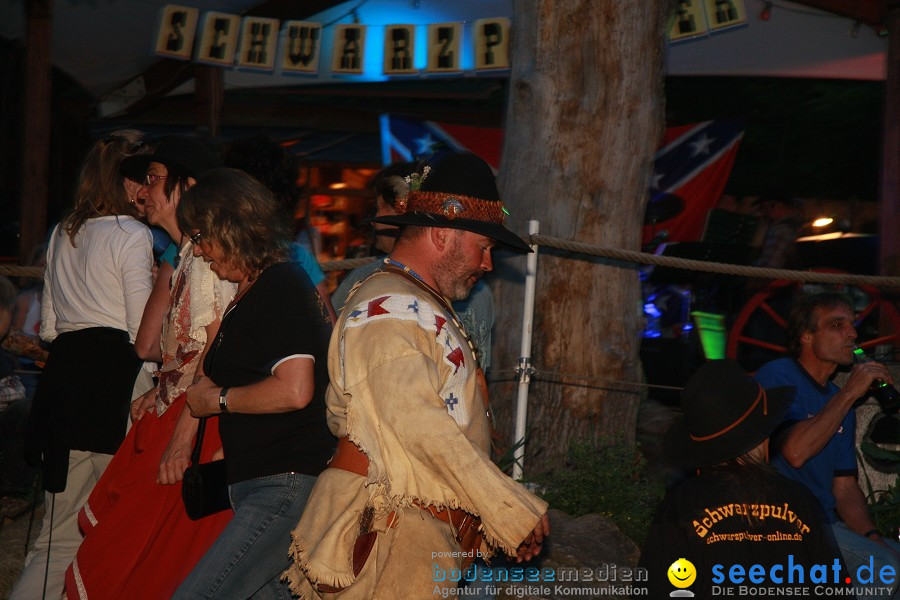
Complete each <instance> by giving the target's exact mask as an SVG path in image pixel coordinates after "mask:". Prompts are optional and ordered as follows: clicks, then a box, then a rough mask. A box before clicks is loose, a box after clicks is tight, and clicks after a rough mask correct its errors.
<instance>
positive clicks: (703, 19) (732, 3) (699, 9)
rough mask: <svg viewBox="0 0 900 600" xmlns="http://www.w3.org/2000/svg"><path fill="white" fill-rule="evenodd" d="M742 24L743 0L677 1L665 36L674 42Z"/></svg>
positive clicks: (745, 14) (745, 15)
mask: <svg viewBox="0 0 900 600" xmlns="http://www.w3.org/2000/svg"><path fill="white" fill-rule="evenodd" d="M746 24H747V10H746V8H745V7H744V0H678V2H676V3H675V10H674V11H673V13H672V17H671V21H670V23H669V30H668V36H669V41H672V42H678V41H682V40H688V39H693V38H696V37H700V36H706V35H709V34H711V33H716V32H719V31H722V30H724V29H731V28H733V27H740V26H743V25H746Z"/></svg>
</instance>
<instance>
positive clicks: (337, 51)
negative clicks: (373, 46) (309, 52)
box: [331, 25, 366, 75]
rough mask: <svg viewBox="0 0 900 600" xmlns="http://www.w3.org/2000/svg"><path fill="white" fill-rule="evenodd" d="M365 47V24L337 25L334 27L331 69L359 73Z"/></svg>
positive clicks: (361, 69)
mask: <svg viewBox="0 0 900 600" xmlns="http://www.w3.org/2000/svg"><path fill="white" fill-rule="evenodd" d="M365 48H366V26H365V25H338V26H337V27H335V28H334V51H333V52H332V58H331V70H332V71H333V72H335V73H349V74H352V75H359V74H361V73H362V72H363V62H364V61H363V58H364V57H365Z"/></svg>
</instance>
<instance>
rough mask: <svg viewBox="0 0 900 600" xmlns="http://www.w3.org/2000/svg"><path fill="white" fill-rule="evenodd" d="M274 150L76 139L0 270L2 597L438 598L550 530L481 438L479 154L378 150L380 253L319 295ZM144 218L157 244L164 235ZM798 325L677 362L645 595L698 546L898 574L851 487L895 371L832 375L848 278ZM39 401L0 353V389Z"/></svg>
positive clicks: (485, 313) (717, 559) (847, 312)
mask: <svg viewBox="0 0 900 600" xmlns="http://www.w3.org/2000/svg"><path fill="white" fill-rule="evenodd" d="M289 164H290V163H289V162H288V161H287V160H286V156H285V153H284V150H283V148H280V147H279V146H278V145H277V144H275V143H274V142H272V141H271V140H268V139H265V138H254V139H252V140H243V141H241V142H239V143H236V144H233V145H232V147H231V148H230V149H229V151H228V152H223V151H222V149H221V148H219V147H218V146H217V145H216V144H214V143H213V142H212V141H211V140H208V139H205V138H202V137H199V136H186V135H179V136H169V137H165V138H162V139H160V140H155V141H152V142H151V140H149V139H147V138H146V137H145V136H144V135H143V134H142V133H141V132H139V131H135V130H121V131H117V132H115V133H113V134H111V135H110V136H108V137H106V138H105V139H103V140H99V141H97V142H96V143H95V144H94V145H93V147H92V148H91V150H90V152H89V153H88V156H87V158H86V159H85V161H84V164H83V167H82V172H81V178H80V182H79V187H78V190H77V193H76V197H75V202H74V208H73V210H72V212H71V213H70V214H69V215H68V216H67V217H66V218H65V219H64V220H63V221H62V222H61V223H60V224H59V225H57V226H56V227H55V228H54V229H53V230H52V232H51V233H50V235H49V238H48V243H47V246H46V250H45V252H43V253H42V255H43V256H45V261H46V267H45V271H44V277H43V284H42V288H41V287H40V286H35V287H34V288H33V289H32V288H29V289H26V290H24V291H22V292H21V293H18V294H17V291H16V290H15V288H13V286H12V285H11V284H9V282H8V281H7V280H5V278H0V339H3V338H4V337H6V335H7V332H8V330H10V329H12V328H13V325H15V327H14V329H15V330H16V332H17V334H21V333H23V332H24V333H25V334H26V335H27V334H29V333H30V334H32V335H38V336H39V337H40V339H41V340H43V341H44V342H45V343H46V344H47V345H48V347H49V354H47V355H46V357H44V356H34V357H32V359H33V360H37V361H39V362H40V364H42V365H43V369H42V373H41V376H40V378H39V380H38V383H37V386H36V389H34V391H33V400H32V401H31V407H30V410H26V411H24V412H25V413H27V414H28V420H27V428H26V431H25V432H24V437H25V444H24V454H25V456H26V457H27V459H28V462H29V464H31V465H33V466H34V467H35V468H37V469H39V470H40V481H41V484H42V487H43V490H44V492H45V498H44V506H45V512H44V519H43V523H42V525H41V530H40V533H39V535H38V536H37V539H36V541H35V543H34V545H33V547H32V548H31V550H30V552H29V554H28V557H27V559H26V563H25V567H24V570H23V573H22V575H21V577H20V579H19V581H18V582H17V583H16V585H15V587H14V589H13V591H12V595H11V596H10V597H11V599H13V600H33V599H35V598H59V597H65V598H69V599H88V598H90V599H97V598H101V599H103V598H109V599H113V598H178V599H193V598H227V599H236V598H290V597H294V596H299V597H300V598H310V599H312V598H338V597H339V598H346V599H355V598H359V599H366V600H368V599H378V598H424V597H431V596H432V595H433V594H434V593H435V591H434V590H435V587H436V586H437V587H438V588H441V590H444V588H447V590H444V591H442V592H441V593H442V595H444V597H446V594H449V595H453V594H454V593H455V592H454V590H453V589H450V588H453V587H454V586H456V585H458V583H455V582H454V581H436V580H435V577H434V572H436V571H440V572H452V571H453V570H460V569H465V568H466V567H467V566H468V565H469V564H470V563H471V561H472V559H473V558H475V557H482V558H484V557H490V556H491V555H493V554H499V555H505V556H506V557H508V559H509V560H511V561H517V562H523V561H528V560H531V559H532V558H534V557H536V556H537V555H538V554H539V553H540V552H541V549H542V546H543V544H544V540H545V538H546V537H547V536H548V535H549V534H550V523H549V520H548V516H547V509H548V506H547V504H546V502H544V501H543V500H542V499H540V498H539V497H537V496H535V495H534V494H533V493H532V492H530V491H529V490H527V489H526V488H525V487H524V486H522V485H521V484H519V483H517V482H515V481H513V480H512V479H511V478H510V477H509V476H507V475H506V474H504V473H503V472H502V471H501V470H500V469H499V468H498V467H497V466H496V465H495V464H494V463H493V462H492V460H491V458H490V446H491V439H492V433H493V424H492V422H491V417H490V408H489V404H488V398H487V385H486V383H485V377H484V369H486V368H487V367H488V365H489V357H490V344H491V337H490V336H491V328H492V326H493V300H492V298H491V294H490V290H489V288H488V287H487V286H486V285H484V283H483V281H482V276H483V275H484V274H485V273H486V272H488V271H490V270H491V269H492V268H493V262H492V251H493V250H494V249H495V248H497V249H505V250H507V251H511V252H517V253H526V252H528V251H529V247H528V245H527V244H526V243H525V242H524V241H523V240H522V239H521V238H520V237H518V236H517V235H516V234H514V233H513V232H511V231H510V230H508V229H507V228H506V227H505V226H504V224H503V223H504V218H505V217H504V215H505V209H504V207H503V203H502V201H501V200H500V195H499V193H498V190H497V186H496V182H495V178H494V174H493V172H492V170H491V168H490V167H489V166H488V165H487V164H486V163H485V162H484V161H482V160H481V159H479V158H477V157H475V156H474V155H472V154H467V153H454V154H449V155H448V156H446V157H444V158H442V159H440V160H438V161H436V162H435V164H431V165H425V164H424V163H400V164H395V165H391V166H390V167H388V168H386V169H385V170H383V171H382V172H380V173H379V174H378V175H377V176H376V177H375V179H374V182H373V191H374V192H375V194H376V197H377V213H376V215H375V217H374V219H373V221H374V223H375V224H376V225H375V229H376V240H377V241H376V247H377V248H378V249H379V250H380V251H382V252H384V253H385V255H384V256H383V257H381V258H380V259H378V260H376V261H374V262H373V263H372V264H371V265H366V266H365V267H362V268H360V269H357V270H355V271H353V272H351V273H350V274H349V275H348V276H347V277H346V278H345V279H344V281H343V283H342V284H341V286H340V288H339V289H338V290H337V291H336V293H335V294H334V295H333V296H331V297H330V296H329V294H328V290H327V288H326V287H325V284H324V275H323V274H322V271H321V269H320V267H319V266H318V264H317V263H316V261H315V258H314V256H312V255H311V254H310V253H309V251H307V250H304V249H303V247H302V246H300V245H298V244H297V243H296V242H295V241H294V231H293V230H292V227H291V224H292V220H291V214H290V213H291V210H290V209H291V208H292V207H293V202H294V200H295V196H294V190H293V172H292V169H291V168H290V167H289ZM148 226H151V227H155V228H157V229H158V230H161V231H164V232H165V234H166V235H167V236H168V239H169V240H171V243H170V244H169V246H168V248H166V249H165V250H164V251H163V252H161V253H160V254H159V256H156V255H155V254H154V250H153V236H152V235H151V230H150V229H149V228H148ZM335 308H336V309H337V311H335ZM789 335H790V356H789V357H786V358H784V359H780V360H777V361H774V362H772V363H769V364H767V365H765V366H764V367H763V368H762V369H760V371H759V372H758V373H756V375H755V377H753V378H751V377H750V376H748V375H747V374H746V373H745V372H744V371H743V370H742V369H741V368H740V367H739V366H738V365H737V364H736V363H734V362H732V361H727V360H724V361H711V362H709V363H707V364H706V365H704V366H703V367H701V368H700V369H699V370H698V371H697V373H696V374H695V375H694V376H693V377H692V378H691V380H690V381H689V382H688V384H687V386H686V388H685V390H684V392H683V395H682V414H683V417H682V419H681V420H680V421H679V422H678V423H676V424H675V425H674V426H673V427H672V429H671V430H670V431H669V433H668V434H667V437H666V442H665V450H666V456H667V457H668V458H669V459H670V460H671V461H672V462H673V463H674V464H676V465H678V466H681V467H684V468H688V469H691V470H692V476H691V477H689V478H687V479H686V480H684V481H683V482H680V483H679V484H677V485H675V486H673V487H672V488H671V489H670V490H669V492H668V494H667V496H666V498H665V499H664V500H663V502H662V504H661V505H660V507H659V510H658V512H657V515H656V517H655V519H654V522H653V524H652V527H651V531H650V534H649V536H648V538H647V540H646V543H645V545H644V548H643V552H642V556H641V564H642V565H643V566H645V567H646V568H647V572H648V573H649V575H650V580H649V581H648V586H649V588H650V591H651V595H652V596H653V597H664V596H667V595H669V594H670V592H672V590H673V586H674V588H679V589H682V591H684V590H683V588H692V589H693V593H694V595H695V596H696V597H703V598H711V597H714V596H715V595H716V592H715V591H714V585H713V584H714V583H715V580H714V579H713V578H712V577H711V573H713V572H714V565H716V564H719V565H721V564H723V562H727V563H728V564H755V565H762V566H763V567H764V568H765V569H766V570H769V569H775V568H777V565H778V564H780V563H781V562H783V560H784V559H785V557H786V556H788V555H790V556H791V557H792V560H793V563H795V564H797V565H802V566H805V567H807V568H812V567H813V566H814V565H822V564H831V563H832V562H833V561H834V560H838V561H842V562H841V565H842V568H843V569H844V570H845V572H846V573H847V574H852V573H855V572H857V571H856V570H857V569H858V568H859V566H860V565H867V564H870V563H871V564H872V565H873V566H872V568H873V569H874V570H875V571H876V572H878V571H879V569H881V568H883V567H890V568H892V569H893V570H894V573H898V572H900V547H898V546H897V545H896V544H895V543H892V541H890V540H887V539H884V538H882V537H881V535H880V533H879V532H878V531H877V529H876V528H875V526H874V524H873V521H872V518H871V515H870V514H869V512H868V507H867V505H866V500H865V496H864V494H863V493H862V491H861V490H860V488H859V485H858V484H857V477H856V471H857V463H856V454H855V448H854V431H855V426H856V424H855V419H854V413H853V410H852V407H853V405H854V403H855V402H856V401H857V400H858V399H859V398H860V397H863V396H865V395H866V393H867V390H868V389H869V387H870V386H871V385H872V383H873V382H874V381H875V380H883V381H887V382H892V381H893V379H892V377H891V374H890V373H889V372H888V370H887V369H886V368H885V367H884V366H883V365H880V364H878V363H876V362H868V363H865V364H859V365H856V366H853V367H852V370H851V371H850V375H849V378H848V380H847V382H846V383H845V384H844V386H843V387H842V388H839V387H838V386H836V385H835V384H834V383H833V382H832V381H831V378H832V376H833V374H834V372H835V370H836V369H837V368H838V367H844V366H850V365H851V364H852V362H853V360H852V358H853V353H852V351H853V348H854V342H855V339H856V331H855V330H854V328H853V310H852V304H851V303H850V302H849V301H848V300H847V298H846V297H844V296H843V295H841V294H837V293H830V292H829V293H820V294H814V295H809V296H806V297H803V298H801V299H800V300H799V301H797V302H796V304H795V306H794V308H793V311H792V314H791V317H790V320H789ZM34 339H35V338H32V340H34ZM33 345H34V347H37V348H39V346H40V345H39V344H38V343H37V342H34V341H33ZM42 351H43V350H42ZM23 354H25V353H24V352H23ZM32 387H33V386H32ZM30 396H31V394H30V393H28V391H27V390H26V385H25V383H24V382H23V381H22V380H21V379H20V378H19V377H18V376H17V375H16V374H15V373H14V371H13V369H12V367H11V366H10V365H8V364H6V362H5V361H0V404H3V405H8V406H9V407H11V406H14V405H19V406H21V403H22V402H23V401H25V400H26V399H27V398H29V397H30ZM3 412H4V413H9V414H13V412H14V411H13V412H10V411H9V409H8V408H7V410H6V411H3ZM20 412H21V411H20ZM22 414H24V413H22ZM3 422H4V428H5V427H6V424H5V423H6V422H7V420H6V419H5V418H4V421H3ZM16 437H21V436H10V438H9V439H12V438H16ZM5 450H6V451H7V452H9V451H10V450H9V448H8V447H7V448H5ZM219 461H222V462H219ZM213 464H215V465H218V466H220V467H221V473H223V475H222V481H221V484H220V486H221V487H220V489H219V491H220V492H221V493H222V494H226V493H227V501H226V502H225V504H223V505H222V506H213V507H212V508H209V509H208V510H204V511H203V512H204V514H202V515H201V514H195V513H193V512H191V511H188V510H187V508H186V503H188V502H190V501H189V500H188V495H189V492H188V488H187V487H186V486H187V483H186V473H187V474H191V473H195V471H194V470H195V468H197V467H198V466H205V465H213ZM28 477H29V474H26V475H25V478H26V479H27V478H28ZM216 481H217V480H216V479H214V478H212V477H210V476H207V477H206V479H204V480H203V484H204V485H206V486H208V487H207V488H206V490H207V491H209V490H211V489H212V486H214V485H215V484H216ZM190 483H191V486H192V487H191V490H195V489H196V488H195V487H193V486H195V484H197V479H196V478H194V477H193V476H192V477H191V479H190ZM26 485H27V484H26ZM729 507H730V508H729ZM735 507H738V508H737V509H735ZM741 507H744V508H741ZM748 507H757V508H758V507H768V508H769V509H771V511H775V510H777V511H780V512H779V514H781V515H782V516H781V517H776V515H775V514H773V513H772V512H770V513H768V515H767V516H768V517H769V518H766V516H763V515H762V514H761V512H760V511H759V510H757V511H756V512H754V511H753V510H750V509H749V508H748ZM788 512H789V513H790V515H791V516H790V518H789V517H788V516H787V514H788ZM682 560H684V561H690V562H689V563H688V564H690V565H691V569H695V571H694V572H693V575H692V577H691V578H690V580H689V581H688V580H687V579H681V578H680V577H677V575H678V573H680V572H681V570H680V569H681V568H682V567H680V566H679V567H678V568H677V569H678V570H676V567H675V565H681V564H682V563H681V562H680V561H682ZM667 573H668V577H666V575H667ZM673 575H674V576H675V578H674V579H673ZM695 579H696V583H695ZM847 583H848V581H845V580H843V577H842V580H841V581H840V582H836V584H835V585H836V586H837V587H841V586H845V585H846V584H847ZM692 586H693V587H692ZM888 588H889V590H890V593H891V594H896V593H897V588H898V586H897V585H896V582H894V584H893V585H890V583H889V584H888ZM439 591H440V590H439ZM676 591H677V590H676ZM857 593H859V592H857ZM672 595H686V594H684V593H681V594H672Z"/></svg>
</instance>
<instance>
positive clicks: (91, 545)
mask: <svg viewBox="0 0 900 600" xmlns="http://www.w3.org/2000/svg"><path fill="white" fill-rule="evenodd" d="M184 406H185V402H184V395H182V396H180V397H179V398H178V399H177V400H175V402H173V403H172V405H171V406H170V407H169V409H168V410H167V411H166V412H165V413H163V416H162V417H157V416H156V413H155V412H147V413H146V414H145V415H144V417H143V418H142V419H141V420H140V421H138V422H137V423H135V424H134V426H133V427H132V428H131V430H130V431H129V432H128V435H127V436H126V437H125V441H124V442H122V446H121V447H120V448H119V451H118V452H116V455H115V456H114V457H113V459H112V462H110V464H109V467H107V469H106V471H105V472H104V473H103V475H102V476H101V477H100V480H99V481H98V482H97V485H96V486H95V487H94V490H93V491H92V492H91V495H90V497H89V498H88V502H87V504H85V506H84V508H82V509H81V512H79V513H78V524H79V526H80V527H81V530H82V532H83V533H84V541H83V542H82V543H81V547H80V548H79V549H78V554H77V555H76V556H75V560H74V561H73V563H72V564H71V565H70V566H69V568H68V570H67V571H66V597H67V598H69V599H90V600H97V599H104V598H109V599H113V598H170V597H171V596H172V593H173V592H174V591H175V590H176V589H177V588H178V586H179V585H180V584H181V582H182V580H183V579H184V578H185V577H186V576H187V574H188V573H190V572H191V569H193V568H194V565H195V564H196V563H197V561H198V560H200V558H201V557H202V556H203V555H204V554H205V553H206V551H207V550H208V549H209V547H210V546H211V545H212V543H213V542H214V541H215V540H216V538H218V537H219V534H220V533H221V532H222V530H223V529H224V528H225V525H227V524H228V521H230V520H231V517H232V515H233V512H232V511H231V510H225V511H222V512H220V513H217V514H215V515H210V516H208V517H205V518H203V519H200V520H199V521H192V520H191V519H190V518H188V516H187V514H186V513H185V512H184V505H183V504H182V501H181V482H180V481H179V482H178V483H176V484H174V485H162V484H160V483H157V482H156V479H157V474H158V472H159V461H160V458H161V457H162V454H163V452H165V449H166V446H168V444H169V440H170V439H171V437H172V433H173V432H174V430H175V423H176V422H177V420H178V416H179V414H181V411H182V409H183V408H184ZM209 425H210V426H209V427H207V428H206V434H205V435H204V439H203V449H202V453H201V462H207V461H209V460H210V459H211V457H212V454H213V452H215V451H216V450H217V449H218V448H220V447H221V445H222V443H221V441H220V439H219V431H218V429H219V428H218V423H209Z"/></svg>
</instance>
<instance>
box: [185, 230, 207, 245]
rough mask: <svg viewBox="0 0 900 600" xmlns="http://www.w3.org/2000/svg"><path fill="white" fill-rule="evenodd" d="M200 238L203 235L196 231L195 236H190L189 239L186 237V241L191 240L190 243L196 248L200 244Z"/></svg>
mask: <svg viewBox="0 0 900 600" xmlns="http://www.w3.org/2000/svg"><path fill="white" fill-rule="evenodd" d="M202 237H203V233H201V232H199V231H198V232H197V233H195V234H193V235H191V236H190V237H188V239H189V240H191V243H192V244H194V245H195V246H196V245H197V244H199V243H200V239H201V238H202Z"/></svg>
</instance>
